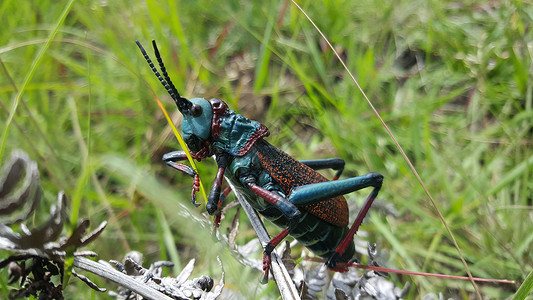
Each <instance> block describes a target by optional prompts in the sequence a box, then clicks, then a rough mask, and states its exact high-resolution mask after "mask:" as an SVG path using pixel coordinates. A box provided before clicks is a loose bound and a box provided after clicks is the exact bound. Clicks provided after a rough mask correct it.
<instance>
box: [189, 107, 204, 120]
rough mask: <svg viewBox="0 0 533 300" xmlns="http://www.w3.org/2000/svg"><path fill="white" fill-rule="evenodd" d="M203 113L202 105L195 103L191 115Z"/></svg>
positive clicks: (196, 115)
mask: <svg viewBox="0 0 533 300" xmlns="http://www.w3.org/2000/svg"><path fill="white" fill-rule="evenodd" d="M201 115H202V107H201V106H200V105H198V104H193V105H192V107H191V116H193V117H195V118H196V117H199V116H201Z"/></svg>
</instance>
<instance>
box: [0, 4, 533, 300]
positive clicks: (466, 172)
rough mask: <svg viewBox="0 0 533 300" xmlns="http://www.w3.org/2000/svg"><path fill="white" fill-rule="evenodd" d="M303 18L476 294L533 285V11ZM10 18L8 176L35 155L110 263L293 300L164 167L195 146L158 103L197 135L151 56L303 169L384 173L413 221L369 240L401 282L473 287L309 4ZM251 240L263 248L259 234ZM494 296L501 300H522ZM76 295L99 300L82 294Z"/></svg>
mask: <svg viewBox="0 0 533 300" xmlns="http://www.w3.org/2000/svg"><path fill="white" fill-rule="evenodd" d="M300 3H301V5H302V6H303V7H304V9H306V11H307V12H308V13H309V15H310V16H311V17H312V18H313V20H314V21H315V22H316V23H317V25H318V26H319V27H320V28H321V29H322V30H323V31H324V33H325V34H326V36H328V38H329V39H330V40H331V42H332V43H333V45H334V47H335V48H336V49H337V50H338V51H339V52H340V54H341V56H342V57H343V58H344V59H345V60H346V62H347V65H348V67H349V68H350V70H351V71H352V72H354V74H355V76H356V77H357V78H358V80H359V83H360V84H361V86H362V88H363V89H364V90H365V92H366V93H367V95H368V96H369V98H370V99H371V100H372V102H373V104H374V105H375V106H376V107H377V109H378V110H379V111H380V112H381V114H382V117H383V118H384V120H385V121H386V122H387V123H388V125H389V126H390V127H391V129H392V131H393V133H394V134H395V136H396V137H397V139H398V141H399V143H400V144H401V145H402V146H403V147H404V149H405V151H406V153H407V155H408V156H409V157H410V158H411V160H412V161H413V163H414V165H415V167H416V168H417V170H418V172H419V173H420V176H421V177H422V179H423V180H424V181H425V183H426V185H427V186H428V188H429V190H430V191H431V192H432V194H433V196H434V197H435V199H436V200H437V202H438V205H439V207H440V209H441V210H442V213H443V215H444V217H445V218H446V220H447V221H448V223H449V224H450V226H451V229H452V231H453V232H454V234H455V237H456V239H457V241H458V243H459V245H460V247H461V250H462V252H463V254H464V255H465V258H466V260H467V261H468V263H469V266H470V268H471V270H472V272H473V274H474V276H477V277H491V278H506V279H513V280H517V281H519V282H520V281H522V280H523V279H524V278H525V276H526V275H527V274H528V273H529V272H530V270H531V267H532V264H533V251H531V249H532V248H533V247H532V243H533V230H532V229H533V226H532V224H533V222H532V218H533V217H532V195H533V180H532V177H533V167H531V166H532V165H533V147H532V144H533V129H532V124H533V122H532V121H531V120H532V119H533V110H532V102H533V99H532V98H533V79H532V70H533V67H532V58H533V33H532V25H531V24H532V18H533V5H531V4H532V3H531V2H530V1H519V0H509V1H505V0H496V1H463V2H460V1H457V2H453V1H435V0H431V1H420V0H410V1H390V0H389V1H385V0H377V1H376V0H375V1H369V0H362V1H347V0H324V1H302V2H300ZM66 7H67V11H66V12H67V16H66V19H65V20H64V22H63V23H62V24H61V23H60V17H61V15H62V13H63V12H64V11H65V9H66ZM0 16H1V20H2V30H0V60H1V65H2V68H1V71H0V73H1V76H0V122H1V123H2V124H4V127H2V130H1V132H2V137H0V139H1V140H2V151H3V152H2V154H1V157H0V162H2V161H5V160H6V159H7V157H8V154H9V152H10V151H11V150H12V149H16V148H18V149H23V150H24V151H26V152H27V153H28V154H29V155H30V157H32V159H34V160H36V161H37V162H38V163H39V170H40V173H41V177H42V181H43V188H44V194H45V205H46V204H48V203H52V202H53V201H54V199H55V196H54V195H55V194H56V193H57V191H58V190H65V191H66V194H67V195H68V196H69V197H70V201H71V205H72V206H71V219H72V220H74V221H76V220H79V219H81V218H90V219H91V221H92V222H93V224H98V222H99V221H101V220H104V219H106V220H109V226H108V228H107V229H106V231H105V232H104V234H103V236H102V237H101V238H100V239H99V240H97V241H96V242H95V243H93V247H94V248H93V249H92V250H94V251H96V252H98V253H99V255H100V258H101V259H105V260H108V259H121V257H122V255H123V254H124V253H126V252H127V251H128V250H129V249H135V250H139V251H141V252H143V253H144V254H145V256H146V260H147V262H153V261H155V260H159V259H172V260H173V261H174V262H175V263H177V269H179V266H180V261H181V262H182V263H181V265H183V263H186V260H187V259H190V258H196V259H197V268H196V272H197V273H198V274H205V273H209V274H211V275H212V276H213V277H215V278H218V277H219V276H220V270H219V268H218V264H217V263H216V259H215V256H216V255H221V256H222V257H223V262H224V264H225V269H226V273H227V276H228V277H227V282H228V286H227V287H226V288H227V289H230V290H238V291H239V292H240V293H241V294H242V295H243V296H244V297H245V298H276V297H277V291H276V289H275V287H273V284H272V283H271V284H270V285H269V286H267V287H266V289H265V287H263V286H261V285H259V283H258V278H259V277H260V275H259V274H258V273H257V272H255V271H253V270H251V269H249V268H247V267H244V266H241V265H239V264H238V263H236V262H235V261H234V260H233V259H232V258H231V257H230V254H229V251H228V250H227V249H226V248H225V247H224V245H222V243H220V242H217V241H215V240H214V239H212V238H211V237H210V225H209V220H208V218H206V217H204V216H202V215H201V213H202V212H203V209H194V207H193V206H192V205H191V204H190V202H189V193H190V184H191V180H190V178H188V177H186V176H183V175H181V174H178V173H176V172H174V171H173V170H170V169H169V168H166V167H164V166H163V164H162V163H161V162H160V157H161V155H162V154H163V153H165V152H166V151H170V150H172V149H175V148H176V147H177V142H176V141H175V138H173V137H172V133H171V131H170V129H169V126H168V124H166V121H165V119H164V118H163V117H162V113H161V112H160V111H159V109H158V107H157V105H156V103H155V101H154V98H153V95H152V92H153V93H155V94H156V95H157V96H158V97H160V98H161V99H162V100H163V101H165V102H166V103H167V104H166V105H167V109H168V110H169V111H171V112H172V113H173V116H174V118H175V120H176V123H177V124H179V116H178V114H176V112H177V111H176V110H175V108H174V106H173V105H172V104H171V103H170V98H169V97H168V95H166V92H165V91H164V89H163V88H162V87H161V86H160V85H159V83H158V82H157V78H155V76H153V74H151V71H150V70H149V69H148V67H147V66H146V63H145V62H144V59H143V57H142V56H141V55H140V53H139V51H138V49H137V47H136V46H135V43H134V41H135V40H136V39H138V40H140V41H141V42H142V43H143V44H145V46H149V42H150V40H152V39H155V40H156V41H157V42H158V45H159V49H160V50H161V52H162V56H163V59H164V60H165V62H166V65H167V68H168V70H169V73H170V75H171V77H172V78H173V81H174V83H175V85H176V87H177V88H178V90H179V91H180V92H181V94H182V95H184V96H185V97H193V96H200V97H206V98H209V97H218V98H221V99H224V100H225V101H227V103H228V104H229V105H230V107H232V108H233V109H236V110H237V111H239V112H241V113H243V114H245V115H246V116H249V117H251V118H254V119H257V120H259V121H261V122H262V123H264V124H266V125H267V126H268V127H269V128H270V130H271V132H272V136H271V137H269V141H270V142H271V143H273V144H274V145H277V146H278V147H280V148H282V149H283V150H285V151H287V152H289V153H290V154H291V155H293V156H294V157H297V158H299V159H310V158H325V157H334V156H339V157H342V158H344V159H345V160H346V162H347V168H346V171H345V174H344V176H354V175H356V174H363V173H366V172H368V171H376V172H380V173H382V174H383V175H384V176H385V183H384V187H383V189H382V192H381V193H380V196H381V198H380V200H379V201H381V202H382V203H383V204H393V205H394V207H395V208H396V209H397V210H398V211H399V215H400V216H399V217H398V218H394V217H392V216H383V214H380V213H378V212H379V209H376V210H375V211H376V212H371V213H370V216H369V217H367V218H368V219H369V221H368V222H366V223H365V224H364V225H363V228H362V229H363V230H365V231H367V232H368V233H369V235H368V237H366V239H367V240H368V241H371V242H377V243H378V244H379V247H380V249H381V251H382V252H383V253H385V254H386V257H387V258H388V260H389V264H390V265H391V266H397V267H398V268H402V269H409V270H417V271H425V272H437V273H446V274H460V275H463V274H465V271H464V267H463V266H462V264H461V262H460V260H459V259H458V255H457V251H456V250H455V248H454V247H453V245H452V243H451V242H450V238H449V237H448V236H447V234H446V232H445V230H444V227H443V225H442V224H441V223H440V221H439V220H438V218H437V217H436V212H435V211H434V209H433V208H432V207H431V205H430V204H429V201H428V199H427V197H426V196H425V194H424V192H423V190H422V189H421V187H420V186H419V184H418V182H417V181H416V179H415V178H414V176H413V175H412V174H411V172H410V171H409V170H408V167H407V164H406V162H405V161H404V160H403V158H402V157H401V155H400V154H399V151H398V149H396V147H395V146H394V144H393V142H392V141H391V140H390V139H389V137H388V136H387V134H386V133H385V131H384V129H383V127H382V125H381V124H380V122H379V121H378V120H377V119H376V117H375V116H374V115H373V114H372V113H371V111H370V109H369V107H368V105H367V104H366V102H365V101H364V100H363V97H362V95H361V93H360V92H359V91H358V90H357V88H356V87H355V86H354V84H353V82H351V80H350V79H349V77H348V76H347V74H346V73H345V71H344V70H343V69H342V67H341V65H340V63H339V62H338V61H337V59H336V58H335V57H334V55H333V53H332V52H331V51H330V50H329V49H328V48H327V47H326V45H325V43H324V42H323V41H322V40H321V38H320V36H319V35H318V33H317V32H316V31H315V30H314V29H313V28H312V27H311V25H310V24H309V23H308V22H307V20H305V19H304V17H303V15H302V14H301V13H300V12H299V11H298V10H297V9H296V8H295V7H294V6H293V5H292V4H291V3H290V2H288V1H286V0H281V1H209V0H199V1H190V0H182V1H180V0H169V1H166V2H159V1H153V0H146V1H122V0H118V1H105V0H100V1H96V0H94V1H75V2H74V3H73V5H72V7H71V8H68V3H67V1H50V0H45V1H12V0H4V1H2V2H1V3H0ZM56 29H57V33H56V34H55V36H54V37H53V39H51V40H50V39H49V37H50V36H51V34H52V33H53V32H54V30H56ZM47 44H49V46H48V48H47V49H46V51H44V52H43V53H42V57H41V58H40V59H38V55H39V53H40V52H41V51H43V49H44V48H43V47H45V45H47ZM36 62H38V64H36ZM24 82H27V85H25V87H24V89H23V90H22V91H21V90H20V89H21V88H22V87H23V86H24V85H23V84H24ZM19 94H20V98H18V96H17V95H19ZM19 99H20V100H19ZM15 107H16V110H14V108H15ZM10 114H12V119H9V116H10ZM8 124H9V127H8ZM200 174H201V176H202V178H203V181H204V184H206V185H209V184H210V183H211V178H213V177H214V174H215V169H214V163H213V162H210V161H207V162H202V163H201V164H200ZM355 198H356V197H353V196H351V197H349V198H348V199H349V201H351V202H353V201H355V200H354V199H355ZM358 198H361V197H358ZM359 200H362V199H359ZM352 213H355V211H354V212H352ZM230 215H231V216H233V212H230ZM36 219H39V216H36ZM228 219H231V218H230V217H228V218H227V220H226V221H223V225H222V228H223V230H222V231H223V233H224V232H225V231H224V228H225V227H226V226H229V222H230V221H229V220H228ZM191 220H193V222H191ZM241 222H243V223H244V224H241V227H240V231H241V232H240V234H239V237H238V242H240V243H243V242H244V241H247V240H249V239H250V238H252V237H253V232H252V231H251V229H250V228H248V227H247V226H246V221H245V220H244V218H241ZM271 230H272V232H273V233H274V232H276V230H278V229H274V228H271ZM258 255H259V253H258ZM184 260H185V261H184ZM183 261H184V262H183ZM5 272H6V271H5V270H4V271H2V274H0V275H2V276H0V282H1V285H2V291H1V293H2V294H4V293H7V289H8V287H7V286H6V278H7V275H6V274H5ZM393 278H394V280H395V281H397V284H398V285H400V286H401V285H403V282H405V281H412V282H413V283H414V287H413V288H411V293H410V295H409V298H418V297H422V296H424V295H426V294H428V293H438V292H443V293H445V295H449V296H454V297H463V298H465V299H466V298H468V297H469V296H472V294H471V292H472V290H473V288H472V286H471V285H470V283H468V282H457V281H453V280H442V279H427V278H420V277H416V278H407V277H406V276H403V277H393ZM94 280H96V281H97V282H98V280H97V279H94ZM71 283H72V281H71ZM480 286H481V291H482V293H483V294H484V295H485V296H487V297H489V298H494V299H501V298H504V297H507V296H509V295H512V294H513V293H514V292H515V291H516V287H515V286H508V285H506V286H504V285H494V284H492V285H491V284H485V285H480ZM67 293H70V295H74V294H76V295H77V296H78V298H79V297H80V295H85V296H83V297H81V298H89V297H91V291H89V290H88V289H87V288H86V287H85V286H83V285H81V284H78V283H72V284H71V285H70V286H69V287H68V288H67ZM96 297H97V298H100V297H104V296H103V295H97V296H96Z"/></svg>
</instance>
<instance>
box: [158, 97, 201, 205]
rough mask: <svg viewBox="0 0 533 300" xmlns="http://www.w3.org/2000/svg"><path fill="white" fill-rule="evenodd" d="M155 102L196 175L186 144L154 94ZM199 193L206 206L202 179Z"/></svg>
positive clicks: (194, 165) (196, 170)
mask: <svg viewBox="0 0 533 300" xmlns="http://www.w3.org/2000/svg"><path fill="white" fill-rule="evenodd" d="M154 98H155V101H156V102H157V105H158V106H159V108H160V109H161V111H162V112H163V114H164V115H165V118H166V119H167V122H168V124H169V125H170V128H172V131H173V132H174V135H175V136H176V139H177V140H178V143H179V144H180V146H181V148H182V149H183V151H185V155H187V159H188V160H189V163H191V167H192V168H193V169H194V171H195V172H196V174H199V173H198V169H197V168H196V164H195V163H194V159H193V158H192V156H191V153H190V152H189V148H187V144H185V141H184V140H183V138H182V137H181V134H180V133H179V132H178V129H177V128H176V126H175V125H174V122H172V119H171V118H170V115H169V114H168V112H167V110H166V109H165V107H164V106H163V103H162V102H161V100H159V98H158V97H157V96H156V95H155V94H154ZM200 193H201V194H202V197H204V201H205V204H206V205H207V194H206V193H205V189H204V185H203V184H202V179H201V178H200Z"/></svg>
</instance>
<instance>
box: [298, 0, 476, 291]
mask: <svg viewBox="0 0 533 300" xmlns="http://www.w3.org/2000/svg"><path fill="white" fill-rule="evenodd" d="M291 1H292V3H293V4H294V5H296V7H297V8H298V9H299V10H300V11H301V12H302V13H303V14H304V15H305V17H306V18H307V19H308V20H309V22H311V24H312V25H313V27H314V28H315V29H316V30H317V31H318V33H320V35H321V36H322V38H323V39H324V41H325V42H326V43H327V44H328V46H329V48H330V49H331V50H332V51H333V53H335V56H336V57H337V59H338V60H339V62H340V63H341V64H342V66H343V67H344V69H345V70H346V72H348V74H349V75H350V78H351V79H352V81H353V82H354V83H355V85H356V86H357V88H358V89H359V91H360V92H361V94H362V95H363V97H364V98H365V100H366V101H367V103H368V105H370V108H372V111H373V112H374V114H375V115H376V117H377V118H378V119H379V121H380V122H381V124H382V125H383V128H384V129H385V130H386V131H387V134H388V135H389V136H390V138H391V139H392V140H393V142H394V144H395V145H396V148H398V150H399V151H400V153H401V154H402V156H403V158H404V159H405V161H406V162H407V164H408V165H409V168H410V169H411V171H412V172H413V174H414V175H415V177H416V178H417V180H418V182H419V183H420V185H421V186H422V188H423V189H424V191H425V193H426V195H427V196H428V198H429V199H430V201H431V204H432V205H433V207H434V208H435V210H436V212H437V214H438V215H439V218H440V220H441V221H442V224H443V225H444V227H445V228H446V231H447V232H448V234H449V235H450V237H451V239H452V241H453V244H454V246H455V249H457V253H458V254H459V256H460V258H461V261H462V262H463V265H464V267H465V270H466V272H467V274H468V277H469V278H470V282H471V283H472V286H473V287H474V289H475V291H476V294H477V297H478V299H482V297H481V294H480V292H479V288H478V286H477V284H476V282H475V281H474V279H473V276H472V273H471V272H470V269H469V268H468V264H467V263H466V260H465V259H464V257H463V254H462V253H461V249H460V248H459V245H458V244H457V241H456V239H455V237H454V235H453V233H452V231H451V230H450V228H449V226H448V224H447V222H446V220H445V219H444V216H443V215H442V213H441V212H440V210H439V208H438V206H437V203H436V202H435V200H433V197H432V196H431V193H430V192H429V190H428V189H427V188H426V186H425V184H424V181H423V180H422V178H421V177H420V175H418V172H417V171H416V169H415V167H414V166H413V164H412V163H411V161H410V160H409V158H408V157H407V155H406V154H405V152H404V151H403V148H402V146H400V144H399V143H398V141H397V140H396V138H395V137H394V135H393V134H392V132H391V131H390V129H389V127H388V126H387V124H386V123H385V121H384V120H383V119H382V118H381V116H380V114H379V112H378V111H377V110H376V108H375V107H374V105H372V102H371V101H370V99H369V98H368V97H367V95H366V93H365V92H364V91H363V89H362V88H361V86H360V85H359V83H358V82H357V80H356V79H355V77H354V76H353V74H352V72H350V70H349V69H348V67H347V66H346V64H345V63H344V61H343V60H342V58H341V57H340V55H339V54H338V53H337V51H336V50H335V48H334V47H333V46H332V45H331V43H330V42H329V40H328V39H327V38H326V36H325V35H324V34H323V33H322V31H321V30H320V29H319V28H318V26H317V25H316V24H315V23H314V22H313V20H312V19H311V18H310V17H309V16H308V15H307V13H306V12H305V11H304V10H303V9H302V8H301V7H300V6H299V5H298V4H297V3H296V2H295V1H294V0H291Z"/></svg>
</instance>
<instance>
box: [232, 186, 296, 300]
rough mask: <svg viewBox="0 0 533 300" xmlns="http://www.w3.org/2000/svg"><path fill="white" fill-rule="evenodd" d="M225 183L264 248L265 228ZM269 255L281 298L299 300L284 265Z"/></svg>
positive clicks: (251, 209) (246, 204)
mask: <svg viewBox="0 0 533 300" xmlns="http://www.w3.org/2000/svg"><path fill="white" fill-rule="evenodd" d="M226 182H227V183H228V184H229V186H230V187H231V189H232V190H233V193H234V194H235V196H236V197H237V199H238V200H239V202H240V203H241V206H242V209H243V210H244V212H245V213H246V215H247V216H248V219H249V220H250V223H251V224H252V226H253V228H254V230H255V232H256V234H257V237H258V238H259V241H260V242H261V244H262V245H263V247H264V246H265V245H266V244H267V243H268V242H269V241H270V237H269V235H268V232H267V231H266V229H265V226H264V225H263V222H261V219H260V218H259V216H258V215H257V212H256V211H255V210H254V209H253V208H252V206H251V205H250V204H249V203H248V201H247V200H246V199H245V198H244V197H243V196H242V195H241V194H240V193H239V192H238V191H237V190H236V189H235V188H234V186H233V185H232V184H231V182H230V181H229V180H226ZM271 255H272V265H271V269H270V270H271V271H272V274H273V275H274V279H275V280H276V283H277V285H278V288H279V291H280V293H281V297H282V298H283V299H284V300H289V299H300V296H299V294H298V291H297V290H296V287H295V286H294V283H293V282H292V279H291V277H290V275H289V273H288V272H287V269H286V268H285V265H284V264H283V262H282V261H281V258H280V257H279V255H278V254H277V253H276V251H275V250H274V251H273V252H272V254H271Z"/></svg>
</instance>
